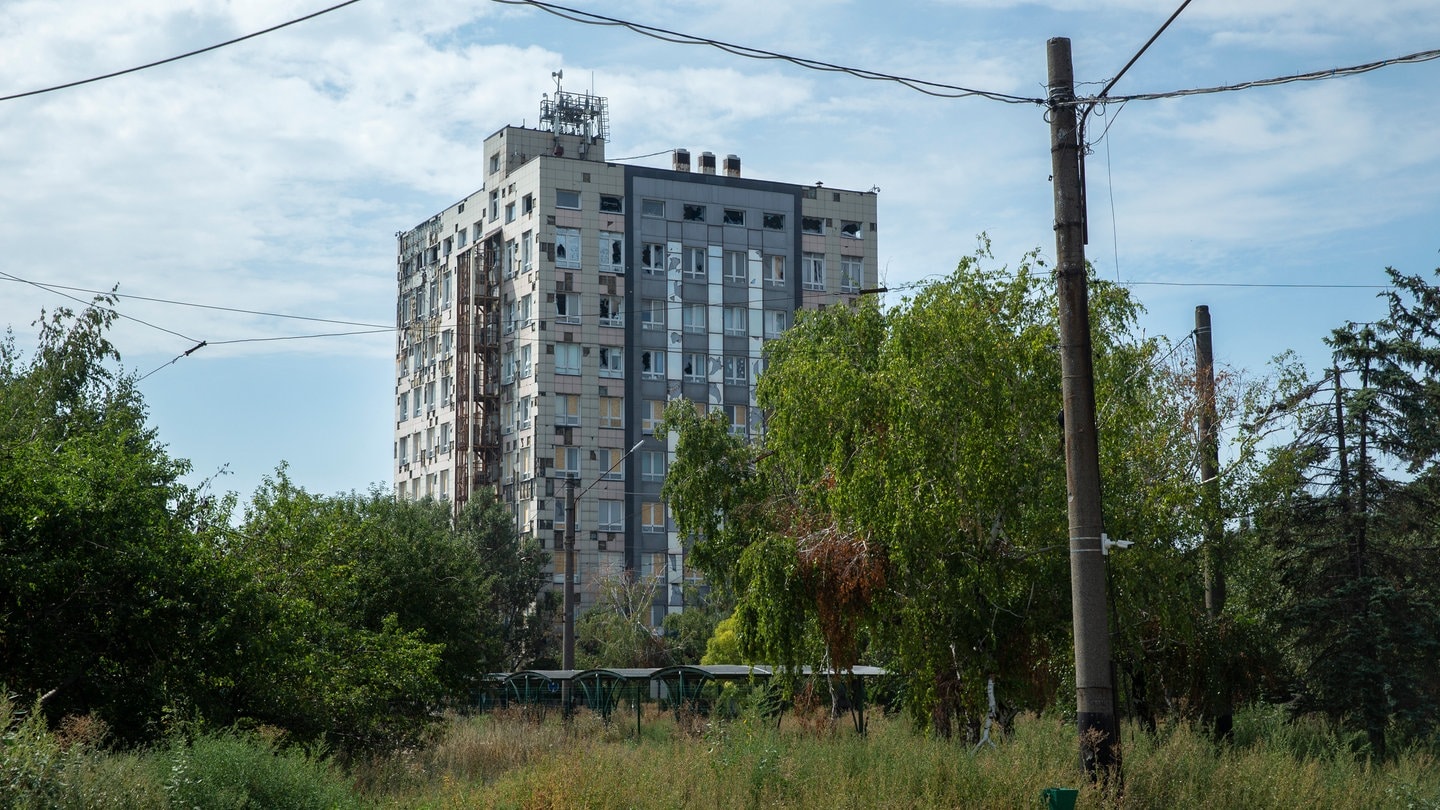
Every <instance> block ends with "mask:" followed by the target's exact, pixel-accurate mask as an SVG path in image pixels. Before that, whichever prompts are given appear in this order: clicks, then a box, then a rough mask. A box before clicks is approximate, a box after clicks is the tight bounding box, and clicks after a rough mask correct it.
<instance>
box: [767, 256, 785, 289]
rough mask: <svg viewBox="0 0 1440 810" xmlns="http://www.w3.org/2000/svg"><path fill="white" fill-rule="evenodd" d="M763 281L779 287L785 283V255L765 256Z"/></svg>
mask: <svg viewBox="0 0 1440 810" xmlns="http://www.w3.org/2000/svg"><path fill="white" fill-rule="evenodd" d="M765 283H766V284H769V285H771V286H774V287H781V286H784V284H785V257H784V256H766V257H765Z"/></svg>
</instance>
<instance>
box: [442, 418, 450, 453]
mask: <svg viewBox="0 0 1440 810" xmlns="http://www.w3.org/2000/svg"><path fill="white" fill-rule="evenodd" d="M440 452H442V453H448V452H450V423H449V422H446V423H444V424H442V425H441V426H440Z"/></svg>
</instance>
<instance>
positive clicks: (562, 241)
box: [555, 228, 580, 268]
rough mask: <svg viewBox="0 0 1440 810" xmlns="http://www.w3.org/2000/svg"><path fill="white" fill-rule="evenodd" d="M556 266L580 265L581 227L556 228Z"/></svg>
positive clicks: (576, 266)
mask: <svg viewBox="0 0 1440 810" xmlns="http://www.w3.org/2000/svg"><path fill="white" fill-rule="evenodd" d="M555 266H556V267H575V268H578V267H579V266H580V229H579V228H556V229H555Z"/></svg>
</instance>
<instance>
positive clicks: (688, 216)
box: [682, 203, 705, 222]
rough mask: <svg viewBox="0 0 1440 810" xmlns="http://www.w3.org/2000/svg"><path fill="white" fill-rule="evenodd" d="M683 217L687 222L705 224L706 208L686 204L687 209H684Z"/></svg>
mask: <svg viewBox="0 0 1440 810" xmlns="http://www.w3.org/2000/svg"><path fill="white" fill-rule="evenodd" d="M682 216H683V217H684V218H685V221H686V222H704V221H705V206H703V205H691V204H690V203H686V204H685V207H684V208H683V209H682Z"/></svg>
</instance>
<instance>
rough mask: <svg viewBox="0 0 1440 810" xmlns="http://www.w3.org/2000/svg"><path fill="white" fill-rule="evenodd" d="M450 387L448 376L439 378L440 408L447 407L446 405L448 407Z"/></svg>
mask: <svg viewBox="0 0 1440 810" xmlns="http://www.w3.org/2000/svg"><path fill="white" fill-rule="evenodd" d="M450 388H451V385H450V378H449V377H441V378H440V407H442V408H448V407H450Z"/></svg>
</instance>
